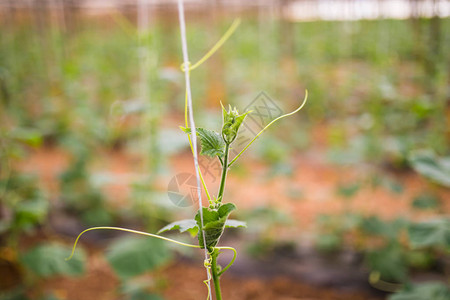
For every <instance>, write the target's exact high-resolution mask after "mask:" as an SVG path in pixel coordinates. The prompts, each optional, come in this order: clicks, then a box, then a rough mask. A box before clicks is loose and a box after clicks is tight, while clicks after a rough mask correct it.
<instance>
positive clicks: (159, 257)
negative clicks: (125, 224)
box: [106, 237, 172, 279]
mask: <svg viewBox="0 0 450 300" xmlns="http://www.w3.org/2000/svg"><path fill="white" fill-rule="evenodd" d="M107 251H108V253H107V255H106V259H107V260H108V262H109V264H110V265H111V267H112V268H113V269H114V271H115V272H116V274H117V275H118V276H119V277H121V278H122V279H128V278H130V277H133V276H137V275H140V274H143V273H145V272H147V271H151V270H154V269H156V268H158V267H160V266H162V265H164V264H165V263H167V262H168V261H169V260H170V259H171V257H172V255H171V252H170V251H168V248H167V246H166V244H165V243H164V241H161V240H159V239H152V238H136V237H125V238H121V239H118V240H116V241H115V242H114V243H112V244H111V245H110V246H109V247H108V250H107Z"/></svg>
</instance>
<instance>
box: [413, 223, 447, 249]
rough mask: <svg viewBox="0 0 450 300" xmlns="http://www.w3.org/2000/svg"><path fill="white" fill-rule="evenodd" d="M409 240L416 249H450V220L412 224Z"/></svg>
mask: <svg viewBox="0 0 450 300" xmlns="http://www.w3.org/2000/svg"><path fill="white" fill-rule="evenodd" d="M408 234H409V240H410V242H411V245H412V246H413V247H414V248H420V247H433V246H434V247H439V246H442V247H444V248H449V247H450V218H442V219H435V220H431V221H427V222H423V223H415V224H411V225H410V226H409V229H408Z"/></svg>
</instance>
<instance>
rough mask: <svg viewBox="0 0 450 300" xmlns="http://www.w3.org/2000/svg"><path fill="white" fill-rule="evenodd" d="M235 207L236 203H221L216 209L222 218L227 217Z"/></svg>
mask: <svg viewBox="0 0 450 300" xmlns="http://www.w3.org/2000/svg"><path fill="white" fill-rule="evenodd" d="M235 209H236V205H234V204H233V203H225V204H222V205H221V206H220V207H219V210H218V212H219V216H220V217H221V218H223V217H225V218H226V217H228V216H229V215H230V214H231V212H232V211H233V210H235Z"/></svg>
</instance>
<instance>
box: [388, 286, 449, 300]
mask: <svg viewBox="0 0 450 300" xmlns="http://www.w3.org/2000/svg"><path fill="white" fill-rule="evenodd" d="M425 299H430V300H448V299H450V289H449V287H448V286H446V285H445V284H444V283H441V282H426V283H421V284H417V285H413V286H412V287H409V288H406V289H404V290H401V291H400V292H398V293H396V294H394V295H391V296H390V297H389V300H425Z"/></svg>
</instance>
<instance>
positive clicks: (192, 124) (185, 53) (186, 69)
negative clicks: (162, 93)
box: [178, 0, 211, 295]
mask: <svg viewBox="0 0 450 300" xmlns="http://www.w3.org/2000/svg"><path fill="white" fill-rule="evenodd" d="M178 18H179V21H180V31H181V47H182V50H183V62H184V63H183V69H184V77H185V82H186V94H187V101H188V105H187V106H188V111H189V127H190V128H191V141H192V148H193V156H194V167H195V175H196V177H197V195H198V207H199V211H200V223H201V225H202V226H201V227H202V228H201V230H203V205H202V192H201V181H200V174H199V171H198V170H199V164H198V153H197V132H196V129H195V122H194V113H193V106H192V93H191V81H190V77H189V56H188V47H187V41H186V23H185V20H184V5H183V0H178ZM199 229H200V228H199ZM203 245H204V246H205V261H206V260H208V250H207V249H206V238H205V232H203ZM206 273H207V276H208V281H207V286H208V295H211V282H210V280H209V279H210V276H211V275H210V273H209V271H208V270H206Z"/></svg>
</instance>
